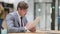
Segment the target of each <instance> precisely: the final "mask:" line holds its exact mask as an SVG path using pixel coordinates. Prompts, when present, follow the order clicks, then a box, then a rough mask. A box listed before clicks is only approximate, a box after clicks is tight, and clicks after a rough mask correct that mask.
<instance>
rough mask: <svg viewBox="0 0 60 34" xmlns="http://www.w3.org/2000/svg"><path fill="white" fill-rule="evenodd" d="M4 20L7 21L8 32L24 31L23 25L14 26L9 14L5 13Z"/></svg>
mask: <svg viewBox="0 0 60 34" xmlns="http://www.w3.org/2000/svg"><path fill="white" fill-rule="evenodd" d="M6 22H7V29H8V32H25V31H26V30H25V28H24V27H14V18H13V17H12V15H11V14H9V15H7V17H6Z"/></svg>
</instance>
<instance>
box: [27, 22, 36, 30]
mask: <svg viewBox="0 0 60 34" xmlns="http://www.w3.org/2000/svg"><path fill="white" fill-rule="evenodd" d="M34 27H35V26H34V24H33V23H32V22H31V23H27V24H26V28H27V29H28V30H30V29H32V28H34Z"/></svg>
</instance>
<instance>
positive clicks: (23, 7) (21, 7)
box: [17, 1, 28, 16]
mask: <svg viewBox="0 0 60 34" xmlns="http://www.w3.org/2000/svg"><path fill="white" fill-rule="evenodd" d="M17 10H18V13H19V15H21V16H25V15H26V14H27V10H28V4H27V3H26V2H24V1H20V2H19V3H18V6H17Z"/></svg>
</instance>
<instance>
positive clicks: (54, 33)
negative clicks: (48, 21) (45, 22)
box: [8, 30, 60, 34]
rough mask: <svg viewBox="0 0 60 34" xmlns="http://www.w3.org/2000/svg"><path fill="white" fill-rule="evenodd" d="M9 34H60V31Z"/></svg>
mask: <svg viewBox="0 0 60 34" xmlns="http://www.w3.org/2000/svg"><path fill="white" fill-rule="evenodd" d="M8 34H60V31H55V30H54V31H53V30H51V31H37V32H35V33H31V32H26V33H8Z"/></svg>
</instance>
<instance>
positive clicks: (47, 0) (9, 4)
mask: <svg viewBox="0 0 60 34" xmlns="http://www.w3.org/2000/svg"><path fill="white" fill-rule="evenodd" d="M19 1H25V2H27V3H28V5H29V8H28V13H27V15H26V17H27V16H28V17H27V19H28V21H32V20H34V19H35V18H36V17H37V16H42V18H40V22H39V24H38V25H37V26H36V29H37V30H60V0H0V3H2V6H3V8H4V13H3V15H4V18H2V19H3V20H2V22H1V21H0V22H1V23H2V27H3V28H4V29H7V26H6V23H5V17H6V15H7V14H8V13H10V12H13V11H16V10H17V4H18V3H19ZM0 17H1V16H0ZM0 20H1V18H0Z"/></svg>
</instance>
